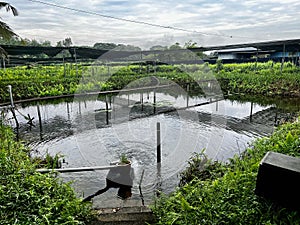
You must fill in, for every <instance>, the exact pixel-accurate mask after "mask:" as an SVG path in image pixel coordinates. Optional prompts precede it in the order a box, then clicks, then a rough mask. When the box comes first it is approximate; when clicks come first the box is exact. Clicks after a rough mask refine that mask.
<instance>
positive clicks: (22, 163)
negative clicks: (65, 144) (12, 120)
mask: <svg viewBox="0 0 300 225" xmlns="http://www.w3.org/2000/svg"><path fill="white" fill-rule="evenodd" d="M0 122H1V121H0ZM35 169H36V164H35V163H32V160H31V159H30V158H29V156H28V150H27V149H26V148H25V147H24V146H23V145H22V143H20V142H16V141H14V134H13V132H12V130H11V129H10V128H8V127H6V126H4V125H3V124H2V123H0V224H20V225H25V224H28V225H29V224H30V225H32V224H37V225H41V224H85V223H86V222H87V221H88V220H89V219H92V213H91V205H90V204H88V203H83V202H82V201H81V199H79V198H77V197H76V194H75V192H74V190H73V189H72V188H71V186H70V185H69V184H65V183H62V182H61V181H60V180H59V179H58V178H56V175H55V174H40V173H37V172H35Z"/></svg>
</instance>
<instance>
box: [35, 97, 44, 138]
mask: <svg viewBox="0 0 300 225" xmlns="http://www.w3.org/2000/svg"><path fill="white" fill-rule="evenodd" d="M36 108H37V113H38V117H39V124H40V139H41V140H42V139H43V126H42V117H41V110H40V103H39V102H37V104H36Z"/></svg>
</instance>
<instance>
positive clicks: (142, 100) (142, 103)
mask: <svg viewBox="0 0 300 225" xmlns="http://www.w3.org/2000/svg"><path fill="white" fill-rule="evenodd" d="M141 106H142V111H144V96H143V93H141Z"/></svg>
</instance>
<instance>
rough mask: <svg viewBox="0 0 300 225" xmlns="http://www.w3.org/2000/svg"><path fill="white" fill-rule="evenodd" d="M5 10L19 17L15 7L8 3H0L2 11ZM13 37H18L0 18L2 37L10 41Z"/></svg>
mask: <svg viewBox="0 0 300 225" xmlns="http://www.w3.org/2000/svg"><path fill="white" fill-rule="evenodd" d="M2 8H5V9H6V11H7V12H8V11H12V14H13V15H14V16H17V15H18V14H19V13H18V11H17V9H16V8H15V7H13V6H12V5H11V4H9V3H7V2H0V9H2ZM13 36H18V35H17V34H16V33H15V32H14V31H13V30H12V29H11V28H10V27H9V26H8V25H7V24H6V23H5V22H4V21H2V18H1V17H0V37H2V38H4V39H10V38H11V37H13Z"/></svg>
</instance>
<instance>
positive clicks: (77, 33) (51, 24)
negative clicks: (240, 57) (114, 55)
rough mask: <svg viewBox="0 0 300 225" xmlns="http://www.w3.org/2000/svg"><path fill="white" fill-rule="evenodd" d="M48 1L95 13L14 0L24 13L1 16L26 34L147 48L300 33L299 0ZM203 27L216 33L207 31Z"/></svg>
mask: <svg viewBox="0 0 300 225" xmlns="http://www.w3.org/2000/svg"><path fill="white" fill-rule="evenodd" d="M43 1H45V2H49V3H54V4H57V5H61V6H63V7H69V8H74V9H79V10H83V11H86V12H92V14H87V13H83V12H76V11H72V10H66V9H61V8H56V7H51V6H47V5H43V4H39V3H34V2H31V1H24V0H22V1H21V0H14V1H11V4H12V5H14V6H15V7H16V8H17V9H18V10H19V12H20V15H19V16H18V17H13V16H12V15H10V13H6V12H5V10H2V11H1V12H0V13H1V15H0V16H1V18H2V19H3V20H4V21H6V22H7V23H8V24H10V25H11V27H12V28H13V29H14V31H15V32H17V33H18V34H20V35H21V36H22V37H28V38H35V39H38V40H45V39H47V40H51V41H52V43H53V44H55V43H56V42H57V41H59V40H62V39H64V38H65V37H72V39H73V42H74V43H75V44H78V45H93V44H94V43H95V42H115V43H124V44H135V45H139V46H141V47H144V48H146V47H149V45H150V44H153V45H156V44H155V43H157V44H160V43H161V44H163V45H167V44H166V43H168V45H170V44H173V43H175V42H176V41H179V42H181V43H184V42H185V41H188V40H190V39H192V40H193V41H196V42H198V43H200V44H201V45H218V44H220V43H222V44H226V43H237V42H238V43H241V42H246V41H249V40H251V41H260V40H265V39H266V38H268V39H275V38H276V39H278V38H279V39H280V38H290V37H297V36H299V35H300V31H298V28H297V27H299V25H300V22H298V21H300V14H299V13H298V10H297V9H298V8H299V5H300V2H299V1H298V0H286V1H281V0H272V1H267V0H260V1H257V0H247V1H238V0H228V1H221V0H214V1H208V0H186V1H178V0H166V1H157V0H156V1H150V0H144V1H143V0H134V1H129V0H110V1H108V0H85V1H80V0H65V1H59V0H54V1H50V0H43ZM93 13H97V14H98V15H95V14H93ZM100 14H101V15H102V14H103V15H109V16H113V17H118V18H124V19H127V20H134V21H140V22H146V23H153V24H160V25H163V26H172V27H178V28H183V29H188V30H191V31H193V30H196V31H198V33H193V32H190V33H188V32H183V31H178V30H172V29H164V28H159V27H154V26H147V25H145V24H138V23H130V22H125V21H120V20H115V19H112V18H106V17H102V16H101V15H100ZM199 32H203V33H211V34H212V35H203V34H202V35H201V33H199ZM230 36H232V37H233V38H230ZM166 37H168V38H166ZM170 37H172V38H170Z"/></svg>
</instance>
